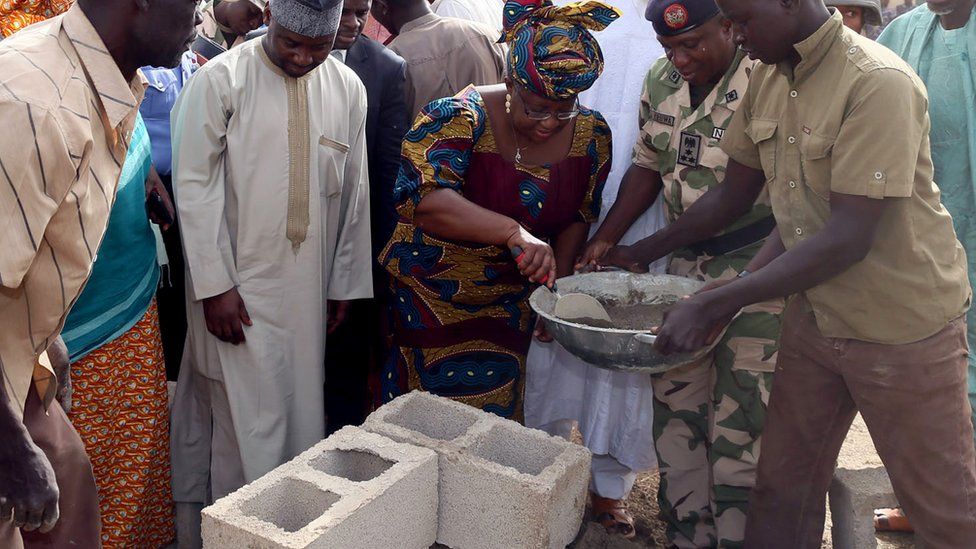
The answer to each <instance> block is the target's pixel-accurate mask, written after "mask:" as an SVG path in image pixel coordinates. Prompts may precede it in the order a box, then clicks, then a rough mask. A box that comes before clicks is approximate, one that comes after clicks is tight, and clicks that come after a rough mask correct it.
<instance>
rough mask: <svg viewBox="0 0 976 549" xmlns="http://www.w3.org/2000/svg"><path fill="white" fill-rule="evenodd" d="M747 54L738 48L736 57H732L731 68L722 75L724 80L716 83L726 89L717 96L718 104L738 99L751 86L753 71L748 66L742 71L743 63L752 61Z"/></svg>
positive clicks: (720, 88)
mask: <svg viewBox="0 0 976 549" xmlns="http://www.w3.org/2000/svg"><path fill="white" fill-rule="evenodd" d="M745 57H746V54H745V52H744V51H742V50H741V49H737V50H736V52H735V57H734V58H733V59H732V65H730V66H729V70H728V71H727V72H726V73H725V76H723V77H722V80H721V81H720V82H719V83H718V84H717V85H716V88H717V89H719V90H724V93H723V94H722V95H721V96H720V97H718V96H717V97H716V98H715V104H716V105H726V104H728V103H734V102H736V101H738V100H739V99H740V98H741V97H742V94H743V93H744V92H745V91H746V88H747V87H749V73H750V72H751V71H750V70H749V69H748V68H746V70H744V71H742V70H739V69H740V68H742V64H743V63H749V62H750V61H749V60H748V59H746V58H745Z"/></svg>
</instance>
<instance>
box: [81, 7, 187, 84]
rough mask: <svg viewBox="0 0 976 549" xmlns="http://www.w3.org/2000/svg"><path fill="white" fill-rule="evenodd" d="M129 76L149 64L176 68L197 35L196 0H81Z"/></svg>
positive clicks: (121, 68)
mask: <svg viewBox="0 0 976 549" xmlns="http://www.w3.org/2000/svg"><path fill="white" fill-rule="evenodd" d="M78 3H79V5H81V7H82V9H84V10H85V14H86V15H87V16H88V18H89V20H90V21H91V22H92V25H93V26H94V27H95V29H96V30H97V31H98V34H99V36H101V37H102V41H103V42H105V45H106V46H107V47H108V49H109V51H111V52H112V55H113V57H114V58H115V62H116V64H118V66H119V69H120V70H121V71H122V74H124V75H125V76H126V77H127V78H131V77H132V76H134V75H135V71H136V69H138V68H139V67H143V66H146V65H152V66H156V67H176V66H178V65H179V64H180V57H182V55H183V52H185V51H186V50H187V48H189V46H190V44H191V43H192V42H193V39H194V38H196V30H195V27H196V25H197V24H198V22H199V21H198V17H199V16H198V14H197V10H196V8H197V2H196V0H78Z"/></svg>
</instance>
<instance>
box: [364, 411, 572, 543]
mask: <svg viewBox="0 0 976 549" xmlns="http://www.w3.org/2000/svg"><path fill="white" fill-rule="evenodd" d="M364 428H365V429H367V430H370V431H374V432H377V433H381V434H383V435H385V436H389V437H390V438H393V439H395V440H399V441H403V442H408V443H411V444H416V445H419V446H423V447H426V448H431V449H433V450H435V451H436V452H437V453H438V455H439V466H440V498H439V504H440V508H439V511H438V531H437V541H438V543H441V544H443V545H447V546H449V547H452V548H453V549H482V548H484V549H489V548H490V549H495V548H499V547H506V548H508V547H511V548H515V547H518V548H557V547H558V548H560V549H562V548H563V547H566V545H567V544H569V543H570V542H572V541H573V539H574V538H575V537H576V535H577V533H578V532H579V527H580V524H581V522H582V518H583V511H584V509H585V506H586V491H587V486H588V483H589V475H590V453H589V451H588V450H587V449H586V448H584V447H582V446H579V445H576V444H572V443H570V442H567V441H565V440H563V439H560V438H556V437H551V436H549V435H548V434H546V433H544V432H542V431H537V430H534V429H528V428H526V427H523V426H522V425H519V424H518V423H515V422H513V421H508V420H505V419H502V418H499V417H497V416H495V415H492V414H488V413H485V412H482V411H480V410H477V409H474V408H471V407H469V406H466V405H464V404H460V403H457V402H454V401H451V400H448V399H444V398H440V397H436V396H433V395H430V394H428V393H420V392H414V393H410V394H407V395H404V396H402V397H400V398H398V399H396V400H394V401H392V402H390V403H389V404H387V405H386V406H384V407H383V408H380V409H379V410H377V411H376V412H374V413H373V414H372V415H371V416H370V417H369V418H368V419H367V420H366V423H365V424H364Z"/></svg>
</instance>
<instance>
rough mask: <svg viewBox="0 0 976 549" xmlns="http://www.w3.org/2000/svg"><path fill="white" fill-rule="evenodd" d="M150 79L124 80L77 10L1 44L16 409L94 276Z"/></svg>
mask: <svg viewBox="0 0 976 549" xmlns="http://www.w3.org/2000/svg"><path fill="white" fill-rule="evenodd" d="M143 89H144V86H143V79H142V76H141V75H138V74H137V76H136V78H134V79H133V80H132V81H131V82H126V81H125V78H124V77H123V76H122V73H121V72H120V71H119V69H118V66H117V65H116V64H115V61H114V60H113V58H112V56H111V55H110V54H109V52H108V51H107V49H106V48H105V44H103V43H102V40H101V38H100V37H99V36H98V33H96V32H95V29H94V27H92V25H91V23H90V22H89V20H88V17H87V16H86V15H85V13H84V12H83V11H82V9H81V7H80V6H78V5H77V4H75V5H74V7H72V8H71V9H70V10H68V12H66V13H65V14H63V15H61V16H58V17H54V18H52V19H49V20H47V21H44V22H42V23H38V24H37V25H34V26H31V27H28V28H27V29H24V30H22V31H20V32H18V33H16V34H15V35H13V36H12V37H10V38H7V39H6V40H4V41H2V42H0V121H2V126H0V234H2V235H3V246H2V248H0V368H2V370H3V375H4V385H5V388H6V391H7V395H8V396H9V397H10V399H11V402H13V403H15V406H14V407H15V408H18V409H19V410H22V409H23V406H24V402H25V400H26V397H27V390H28V388H29V387H30V384H31V380H32V378H33V380H34V381H35V383H36V384H37V390H38V393H39V394H40V395H41V396H42V397H43V398H44V399H45V404H48V403H50V399H51V398H52V396H53V394H54V388H55V385H56V383H54V382H53V376H52V372H51V370H50V366H49V365H47V357H46V355H45V351H46V349H47V347H48V346H49V345H50V344H51V342H52V341H53V340H54V339H55V338H56V337H57V335H58V333H59V332H60V331H61V327H62V326H63V324H64V319H65V316H66V315H67V312H68V310H69V309H70V308H71V305H72V304H73V303H74V302H75V299H76V298H77V297H78V294H80V293H81V289H82V286H84V284H85V281H86V280H87V279H88V275H89V274H90V273H91V267H92V263H93V262H94V259H95V254H96V252H97V251H98V246H99V243H100V242H101V240H102V236H103V234H104V232H105V226H106V225H107V223H108V218H109V212H110V210H111V208H112V203H113V202H114V201H115V191H116V186H117V184H118V179H119V175H120V173H121V171H122V163H123V162H124V161H125V154H126V150H127V148H128V141H129V137H130V136H131V133H132V128H133V126H134V124H135V118H136V113H137V107H138V104H139V101H140V100H141V99H142V94H143Z"/></svg>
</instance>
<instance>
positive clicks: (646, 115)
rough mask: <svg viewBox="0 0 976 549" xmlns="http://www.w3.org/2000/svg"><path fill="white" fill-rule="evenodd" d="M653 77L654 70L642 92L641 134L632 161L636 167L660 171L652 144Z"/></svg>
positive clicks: (648, 76) (639, 126) (655, 150)
mask: <svg viewBox="0 0 976 549" xmlns="http://www.w3.org/2000/svg"><path fill="white" fill-rule="evenodd" d="M652 75H653V69H652V71H651V72H650V73H648V75H647V78H646V79H645V80H644V89H643V90H642V91H641V104H640V115H639V116H640V118H639V125H638V128H640V133H638V135H637V143H635V144H634V153H633V155H632V161H633V163H634V164H635V165H637V166H640V167H641V168H645V169H648V170H654V171H656V172H657V171H660V169H659V167H658V162H657V149H655V148H654V143H653V142H652V138H653V137H654V136H653V135H651V133H650V132H651V112H652V110H653V109H652V108H651V92H650V84H651V78H652Z"/></svg>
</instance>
